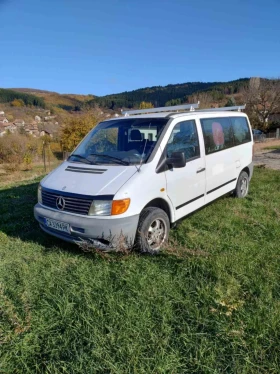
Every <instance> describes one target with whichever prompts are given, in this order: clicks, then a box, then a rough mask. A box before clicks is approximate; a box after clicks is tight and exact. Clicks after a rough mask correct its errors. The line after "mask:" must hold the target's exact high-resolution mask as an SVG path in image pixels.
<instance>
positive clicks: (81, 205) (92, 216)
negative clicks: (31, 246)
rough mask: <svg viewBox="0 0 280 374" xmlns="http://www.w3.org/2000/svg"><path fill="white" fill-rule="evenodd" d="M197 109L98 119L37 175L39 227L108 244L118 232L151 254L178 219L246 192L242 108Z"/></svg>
mask: <svg viewBox="0 0 280 374" xmlns="http://www.w3.org/2000/svg"><path fill="white" fill-rule="evenodd" d="M196 108H198V104H191V105H181V106H177V107H169V108H154V109H144V110H137V111H129V112H126V113H125V116H124V117H119V118H114V119H108V120H106V121H104V122H101V123H99V124H98V125H97V126H96V127H95V128H94V129H93V130H92V131H90V132H89V134H88V135H87V136H86V137H85V138H84V139H83V141H82V142H81V143H80V144H79V146H78V147H77V148H76V149H75V150H74V152H73V153H72V154H71V155H70V157H69V158H68V159H67V161H65V162H63V163H62V164H61V165H60V166H59V167H58V168H56V169H55V170H54V171H52V172H51V173H50V174H49V175H47V176H46V177H45V178H44V179H43V180H42V181H41V183H40V185H39V188H38V204H36V206H35V208H34V213H35V218H36V219H37V220H38V221H39V223H40V226H41V228H42V229H43V230H44V231H45V232H47V233H49V234H51V235H54V236H56V237H58V238H61V239H63V240H66V241H70V242H79V241H82V240H87V239H90V241H91V242H92V243H93V244H94V245H95V246H97V247H101V248H112V247H115V246H117V245H118V241H119V240H120V238H122V240H125V245H126V246H132V245H135V246H137V247H138V249H140V250H141V251H149V252H153V251H157V250H158V249H159V248H160V247H161V246H162V244H163V243H164V242H165V241H166V240H167V238H168V233H169V229H170V226H172V224H174V223H175V222H176V221H178V220H180V219H181V218H182V217H185V216H186V215H188V214H190V213H191V212H193V211H195V210H197V209H199V208H201V207H202V206H204V205H206V204H208V203H209V202H211V201H213V200H215V199H217V198H219V197H220V196H222V195H224V194H227V193H228V192H232V191H233V192H234V194H235V195H236V196H237V197H245V196H246V195H247V193H248V188H249V181H250V179H251V177H252V173H253V164H252V152H253V140H252V139H253V138H252V130H251V127H250V124H249V120H248V118H247V116H246V114H244V113H242V112H241V111H240V109H244V106H242V107H230V108H219V109H209V110H194V109H196ZM186 109H190V111H189V112H186ZM182 110H183V111H185V112H180V111H182ZM143 112H144V113H145V114H143Z"/></svg>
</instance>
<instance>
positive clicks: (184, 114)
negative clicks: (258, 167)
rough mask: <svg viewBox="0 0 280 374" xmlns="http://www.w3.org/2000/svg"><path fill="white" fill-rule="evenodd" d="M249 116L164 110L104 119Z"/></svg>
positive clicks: (228, 112) (215, 112) (235, 113)
mask: <svg viewBox="0 0 280 374" xmlns="http://www.w3.org/2000/svg"><path fill="white" fill-rule="evenodd" d="M209 116H210V117H247V115H246V113H243V112H237V111H236V112H233V111H231V112H230V111H218V110H217V111H213V110H211V111H209V112H208V111H192V112H178V113H176V112H175V113H174V112H162V113H150V114H136V115H133V116H120V117H115V118H107V119H106V120H104V121H102V122H105V121H115V120H120V119H122V120H123V119H132V118H172V119H175V118H179V117H199V118H205V117H209Z"/></svg>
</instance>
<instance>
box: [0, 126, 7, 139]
mask: <svg viewBox="0 0 280 374" xmlns="http://www.w3.org/2000/svg"><path fill="white" fill-rule="evenodd" d="M6 132H7V131H6V127H5V124H3V123H0V136H3V135H5V134H6Z"/></svg>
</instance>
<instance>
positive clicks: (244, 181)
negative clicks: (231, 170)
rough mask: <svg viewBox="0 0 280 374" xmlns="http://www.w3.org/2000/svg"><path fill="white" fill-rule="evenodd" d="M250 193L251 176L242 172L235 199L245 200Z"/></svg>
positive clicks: (235, 191)
mask: <svg viewBox="0 0 280 374" xmlns="http://www.w3.org/2000/svg"><path fill="white" fill-rule="evenodd" d="M248 191H249V175H248V174H247V173H246V171H242V172H241V173H240V175H239V178H238V181H237V183H236V188H235V190H234V195H235V197H238V198H243V197H246V196H247V194H248Z"/></svg>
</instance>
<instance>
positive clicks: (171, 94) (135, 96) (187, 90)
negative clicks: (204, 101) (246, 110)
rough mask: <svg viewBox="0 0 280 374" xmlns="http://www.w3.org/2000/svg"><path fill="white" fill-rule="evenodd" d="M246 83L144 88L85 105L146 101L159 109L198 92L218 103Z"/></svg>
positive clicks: (126, 104)
mask: <svg viewBox="0 0 280 374" xmlns="http://www.w3.org/2000/svg"><path fill="white" fill-rule="evenodd" d="M248 81H249V78H241V79H238V80H234V81H230V82H207V83H203V82H188V83H182V84H169V85H167V86H154V87H146V88H140V89H138V90H134V91H125V92H122V93H119V94H112V95H107V96H102V97H96V98H95V99H93V100H90V101H88V102H87V103H88V104H89V105H90V106H93V105H96V104H98V105H100V106H101V107H107V108H111V109H116V108H121V107H126V108H133V107H139V104H140V103H141V102H142V101H146V102H151V103H152V104H153V105H154V106H155V107H159V106H165V105H177V104H181V103H183V102H187V101H188V96H191V95H193V94H194V93H200V92H209V93H211V95H212V97H213V99H214V100H218V101H219V100H221V99H223V97H225V95H231V94H236V93H238V92H239V91H240V89H241V88H242V87H243V86H244V85H245V84H247V83H248Z"/></svg>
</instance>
